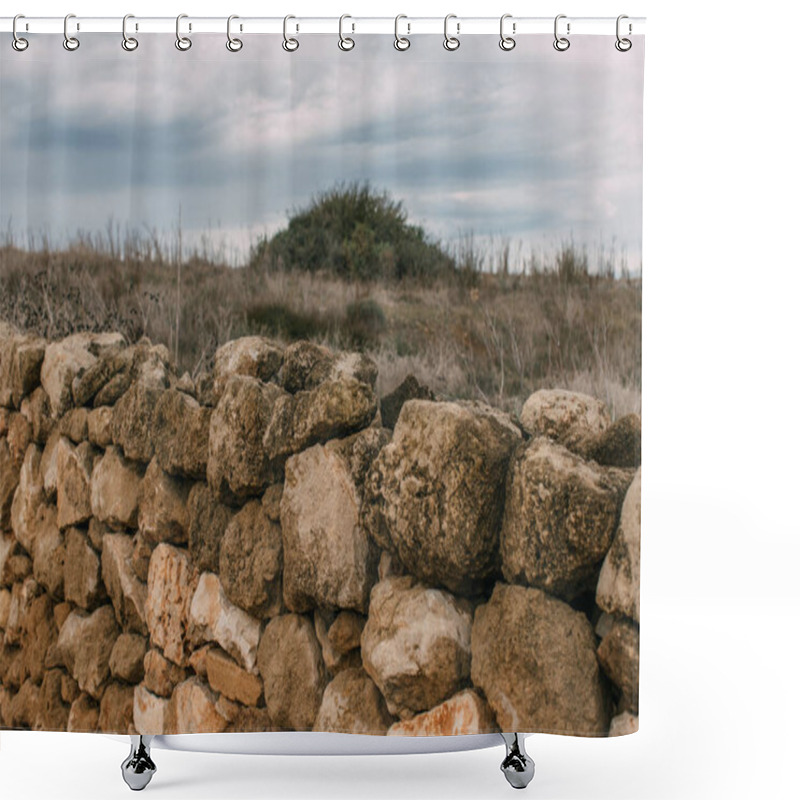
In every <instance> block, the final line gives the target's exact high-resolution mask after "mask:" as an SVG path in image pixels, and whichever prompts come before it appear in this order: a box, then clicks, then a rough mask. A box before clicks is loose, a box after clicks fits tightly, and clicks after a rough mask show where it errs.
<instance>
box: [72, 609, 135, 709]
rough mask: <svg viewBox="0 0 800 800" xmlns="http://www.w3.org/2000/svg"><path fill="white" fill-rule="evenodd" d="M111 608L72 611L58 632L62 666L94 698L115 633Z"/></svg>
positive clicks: (105, 676) (98, 693) (103, 680)
mask: <svg viewBox="0 0 800 800" xmlns="http://www.w3.org/2000/svg"><path fill="white" fill-rule="evenodd" d="M119 632H120V631H119V628H118V627H117V621H116V619H115V618H114V609H113V608H111V606H101V607H100V608H98V609H97V610H96V611H94V612H93V613H91V614H87V613H86V612H85V611H81V610H77V609H76V610H75V611H73V612H72V613H71V614H70V615H69V616H68V617H67V619H66V621H65V622H64V625H63V627H62V628H61V632H60V633H59V635H58V651H59V654H60V656H61V659H62V660H63V663H64V666H66V668H67V669H68V670H69V671H70V674H71V675H72V677H73V678H75V680H76V681H77V682H78V686H80V688H81V691H83V692H88V693H89V694H90V695H91V696H92V697H94V698H95V699H96V700H99V699H100V697H101V695H102V689H103V686H104V685H105V683H106V681H107V680H108V677H109V674H110V670H109V666H108V662H109V659H110V658H111V651H112V650H113V648H114V643H115V642H116V641H117V636H118V635H119Z"/></svg>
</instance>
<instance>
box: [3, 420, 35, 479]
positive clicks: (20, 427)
mask: <svg viewBox="0 0 800 800" xmlns="http://www.w3.org/2000/svg"><path fill="white" fill-rule="evenodd" d="M32 441H33V431H32V429H31V425H30V423H29V422H28V420H27V419H25V416H24V415H23V414H18V413H16V412H14V413H12V414H11V418H10V420H9V423H8V433H7V434H6V442H7V443H8V449H9V451H10V452H11V459H12V461H13V462H14V464H15V465H16V466H17V467H19V466H20V465H21V464H22V460H23V458H24V457H25V451H26V450H27V449H28V445H29V444H30V443H31V442H32Z"/></svg>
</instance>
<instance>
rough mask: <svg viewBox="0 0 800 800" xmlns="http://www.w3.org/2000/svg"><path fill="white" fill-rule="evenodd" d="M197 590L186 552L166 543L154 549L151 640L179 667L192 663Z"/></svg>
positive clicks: (149, 590) (149, 577) (149, 587)
mask: <svg viewBox="0 0 800 800" xmlns="http://www.w3.org/2000/svg"><path fill="white" fill-rule="evenodd" d="M103 549H105V543H104V544H103ZM196 587H197V574H196V572H195V570H194V569H193V567H192V565H191V562H190V561H189V556H188V555H187V554H186V552H185V551H182V550H179V549H177V548H176V547H173V546H172V545H169V544H163V543H162V544H160V545H158V547H156V549H155V550H153V555H152V556H151V558H150V569H149V571H148V573H147V600H146V601H145V618H146V621H147V628H148V629H149V631H150V641H151V642H152V643H153V644H154V645H156V646H157V647H159V648H161V651H162V652H163V653H164V655H165V656H166V657H167V658H168V659H169V660H170V661H173V662H174V663H175V664H178V665H179V666H185V665H186V664H187V663H188V660H189V653H188V650H189V641H188V629H189V608H190V606H191V604H192V596H193V595H194V590H195V588H196Z"/></svg>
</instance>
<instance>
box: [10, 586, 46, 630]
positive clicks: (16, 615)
mask: <svg viewBox="0 0 800 800" xmlns="http://www.w3.org/2000/svg"><path fill="white" fill-rule="evenodd" d="M41 592H42V587H41V586H39V584H38V583H36V581H35V580H34V579H33V578H31V577H26V578H24V579H22V580H20V581H17V582H15V583H14V585H13V586H12V587H11V601H10V603H9V606H8V616H7V618H6V625H5V629H6V635H5V640H4V641H5V644H6V645H19V644H21V643H22V640H23V636H24V630H23V627H24V624H25V620H26V619H28V614H29V612H30V609H31V606H32V605H33V603H34V601H35V600H36V598H37V597H38V596H40V595H41Z"/></svg>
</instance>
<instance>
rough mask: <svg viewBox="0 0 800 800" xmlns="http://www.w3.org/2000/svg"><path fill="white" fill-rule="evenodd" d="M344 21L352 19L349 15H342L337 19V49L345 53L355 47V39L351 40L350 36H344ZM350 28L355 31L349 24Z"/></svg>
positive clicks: (353, 26)
mask: <svg viewBox="0 0 800 800" xmlns="http://www.w3.org/2000/svg"><path fill="white" fill-rule="evenodd" d="M346 19H353V18H352V17H351V16H350V15H349V14H342V16H341V17H339V49H340V50H344V51H345V52H347V51H348V50H352V49H353V48H354V47H355V46H356V42H355V39H353V38H352V36H345V35H344V30H343V26H344V21H345V20H346ZM351 26H352V29H353V30H355V29H356V26H355V25H354V24H353V23H351Z"/></svg>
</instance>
